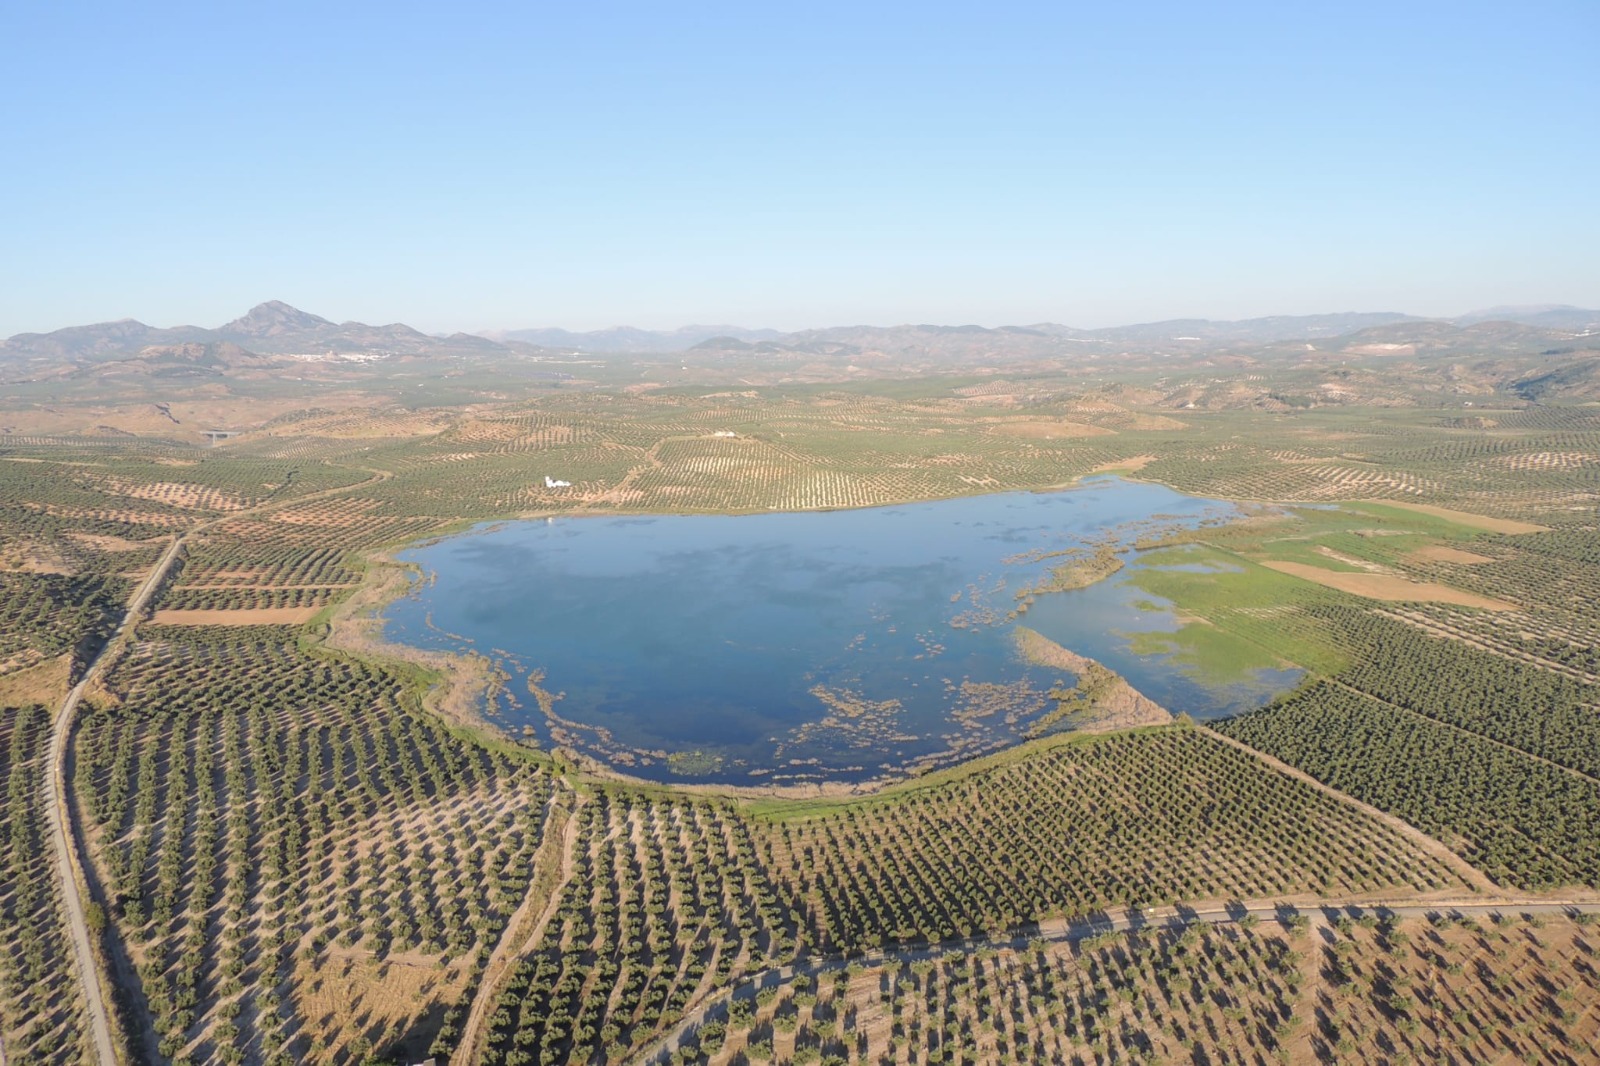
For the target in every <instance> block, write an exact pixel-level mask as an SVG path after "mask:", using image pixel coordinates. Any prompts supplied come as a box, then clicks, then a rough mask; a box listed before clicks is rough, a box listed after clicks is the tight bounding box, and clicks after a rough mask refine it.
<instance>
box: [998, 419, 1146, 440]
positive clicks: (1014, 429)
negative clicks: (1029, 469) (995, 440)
mask: <svg viewBox="0 0 1600 1066" xmlns="http://www.w3.org/2000/svg"><path fill="white" fill-rule="evenodd" d="M989 432H991V433H993V434H995V435H996V436H1000V437H1022V438H1023V439H1025V440H1074V439H1080V438H1083V437H1109V436H1113V435H1115V433H1116V430H1114V429H1106V428H1104V427H1102V426H1091V425H1089V424H1088V423H1087V422H1002V423H1000V424H999V425H997V426H992V427H990V430H989Z"/></svg>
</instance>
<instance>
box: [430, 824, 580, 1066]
mask: <svg viewBox="0 0 1600 1066" xmlns="http://www.w3.org/2000/svg"><path fill="white" fill-rule="evenodd" d="M583 802H584V797H582V796H579V797H578V800H577V802H576V803H575V804H574V805H573V807H572V809H571V810H567V811H565V818H566V824H565V825H564V826H562V830H561V841H560V845H559V846H560V848H561V856H560V860H559V865H558V867H557V870H556V878H555V883H554V885H553V886H552V887H551V889H550V894H549V895H548V896H547V897H546V898H545V899H544V900H543V901H542V902H543V906H542V907H541V908H540V911H539V916H538V918H536V919H535V920H534V923H533V928H532V929H530V930H529V931H528V932H527V933H526V935H524V934H523V932H522V926H523V923H524V922H525V921H526V920H527V918H528V916H529V914H530V913H531V911H532V908H533V904H534V902H535V897H534V894H533V887H534V885H535V884H536V883H537V881H538V879H537V878H534V879H533V880H532V881H530V882H529V885H528V894H527V895H526V896H525V897H523V900H522V905H521V906H520V907H518V908H517V912H516V913H515V914H513V915H512V916H511V920H510V921H508V922H507V923H506V931H505V935H504V936H503V937H501V939H500V943H499V945H497V946H496V947H495V949H494V954H493V955H491V956H490V957H489V961H488V963H487V964H485V966H484V968H483V979H482V980H481V981H480V982H479V983H478V992H477V995H475V996H474V997H473V999H472V1010H471V1011H470V1012H469V1013H468V1014H467V1020H466V1023H465V1024H464V1025H463V1026H462V1027H461V1042H460V1043H459V1044H457V1045H456V1050H455V1053H454V1054H452V1055H451V1056H450V1064H451V1066H466V1064H467V1063H470V1062H473V1061H475V1060H476V1058H477V1051H478V1046H479V1044H480V1042H481V1041H482V1039H483V1028H484V1022H485V1020H486V1019H487V1018H488V1017H489V1007H490V1006H491V1005H492V1004H493V1003H494V1001H495V996H496V995H497V994H498V993H499V990H500V980H501V978H502V977H504V976H505V971H506V969H507V967H509V966H510V965H511V964H512V963H513V962H515V960H516V957H517V955H518V953H519V952H520V951H521V950H522V948H524V947H526V946H527V945H529V944H537V943H538V942H539V939H540V938H541V937H542V936H544V930H545V927H546V926H547V925H549V924H550V919H551V918H552V917H553V916H554V915H555V912H556V908H557V907H558V906H559V905H560V903H561V897H562V894H563V893H564V891H565V890H566V887H567V882H568V881H571V880H572V869H573V866H574V864H575V863H576V861H577V852H578V846H577V845H578V818H577V813H578V808H579V807H581V806H582V805H583ZM559 809H561V808H559V807H558V806H557V804H556V800H555V799H554V798H552V799H551V801H550V812H551V813H550V816H549V817H551V818H553V817H554V815H555V812H556V811H557V810H559ZM547 840H548V838H547ZM549 842H550V843H551V844H554V843H555V842H554V841H549Z"/></svg>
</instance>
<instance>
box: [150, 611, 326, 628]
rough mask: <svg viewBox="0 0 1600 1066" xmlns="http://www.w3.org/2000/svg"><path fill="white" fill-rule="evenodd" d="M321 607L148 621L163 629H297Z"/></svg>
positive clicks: (164, 614) (165, 615) (166, 615)
mask: <svg viewBox="0 0 1600 1066" xmlns="http://www.w3.org/2000/svg"><path fill="white" fill-rule="evenodd" d="M320 610H322V608H321V607H263V608H261V609H259V610H251V609H245V610H238V611H229V610H192V611H176V610H166V611H157V612H156V613H155V614H154V615H152V616H151V618H150V621H152V622H154V623H155V624H156V625H163V626H297V625H302V624H304V623H306V622H309V621H311V619H313V618H315V617H316V615H317V612H318V611H320Z"/></svg>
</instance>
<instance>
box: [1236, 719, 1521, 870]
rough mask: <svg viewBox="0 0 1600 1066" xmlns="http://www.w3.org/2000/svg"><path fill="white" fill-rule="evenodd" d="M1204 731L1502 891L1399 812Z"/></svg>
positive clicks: (1252, 749)
mask: <svg viewBox="0 0 1600 1066" xmlns="http://www.w3.org/2000/svg"><path fill="white" fill-rule="evenodd" d="M1205 734H1206V735H1207V736H1211V737H1215V738H1216V739H1217V740H1220V741H1222V742H1223V743H1224V744H1230V745H1232V746H1233V747H1235V748H1238V749H1239V750H1240V751H1242V752H1244V753H1245V754H1247V755H1250V756H1252V757H1254V758H1256V759H1259V760H1260V761H1261V762H1264V763H1266V764H1267V765H1268V766H1270V767H1272V768H1273V769H1274V770H1277V771H1278V772H1279V773H1284V774H1288V775H1289V776H1290V777H1292V778H1294V779H1295V780H1297V781H1301V782H1304V783H1305V784H1307V785H1309V786H1311V787H1312V788H1314V789H1316V790H1317V791H1318V792H1322V793H1325V794H1326V795H1329V796H1332V797H1333V798H1334V799H1336V800H1338V801H1339V802H1341V803H1345V804H1348V805H1350V806H1352V807H1354V808H1356V809H1357V810H1359V811H1360V812H1361V813H1362V814H1365V815H1367V816H1368V817H1370V818H1374V819H1376V820H1377V821H1379V822H1382V823H1383V824H1384V825H1387V826H1388V827H1389V828H1391V829H1393V830H1394V831H1395V832H1397V833H1399V834H1400V835H1401V836H1403V837H1405V838H1406V839H1407V840H1409V841H1411V842H1412V843H1414V844H1416V845H1417V846H1418V847H1419V848H1421V849H1422V850H1423V851H1425V852H1427V853H1428V854H1429V855H1432V856H1433V857H1434V858H1436V859H1438V860H1439V861H1440V862H1442V863H1444V864H1445V865H1447V866H1449V867H1450V870H1451V871H1452V872H1453V873H1454V874H1455V875H1456V876H1457V877H1459V878H1461V879H1462V880H1463V881H1465V882H1466V883H1467V885H1468V886H1469V887H1470V888H1472V889H1473V890H1474V891H1477V892H1486V893H1495V892H1499V891H1500V886H1498V885H1496V884H1495V883H1494V882H1493V881H1491V880H1490V879H1489V876H1488V875H1487V874H1485V873H1484V872H1483V871H1482V870H1480V869H1478V868H1477V867H1476V866H1473V865H1472V864H1471V863H1469V862H1467V860H1465V859H1463V858H1462V857H1461V856H1460V855H1457V854H1456V853H1455V852H1453V851H1451V850H1450V848H1449V847H1448V846H1446V845H1445V844H1444V843H1443V842H1442V841H1439V840H1435V839H1434V838H1433V837H1431V836H1429V835H1428V834H1426V833H1424V832H1423V831H1422V830H1420V829H1418V828H1417V827H1416V826H1414V825H1412V824H1411V823H1410V822H1408V821H1406V820H1405V819H1404V818H1400V817H1398V816H1396V815H1393V814H1390V813H1388V812H1387V811H1382V810H1379V809H1378V808H1377V807H1374V806H1372V805H1371V804H1368V803H1362V802H1361V801H1360V800H1358V799H1356V798H1355V797H1354V796H1351V795H1347V794H1346V793H1343V792H1340V791H1339V790H1338V789H1336V788H1334V787H1333V786H1331V785H1325V784H1323V783H1322V782H1321V781H1318V780H1317V779H1316V778H1314V777H1312V776H1311V775H1310V774H1308V773H1306V772H1305V771H1304V770H1297V769H1295V768H1294V767H1293V766H1290V765H1289V764H1288V763H1286V762H1283V761H1282V760H1280V759H1277V758H1274V757H1273V756H1271V755H1268V754H1267V753H1266V752H1264V751H1257V750H1256V749H1255V748H1252V747H1251V746H1250V745H1248V744H1246V743H1245V742H1244V741H1242V740H1235V739H1234V738H1232V737H1230V736H1228V735H1226V734H1225V733H1219V732H1217V731H1216V730H1214V729H1207V730H1205Z"/></svg>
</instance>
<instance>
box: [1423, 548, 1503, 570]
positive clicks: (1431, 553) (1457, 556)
mask: <svg viewBox="0 0 1600 1066" xmlns="http://www.w3.org/2000/svg"><path fill="white" fill-rule="evenodd" d="M1406 558H1407V559H1414V560H1416V561H1417V562H1419V563H1456V564H1458V565H1460V566H1477V565H1478V564H1479V563H1492V562H1494V560H1493V559H1491V558H1489V557H1488V556H1487V555H1479V554H1478V553H1477V552H1469V551H1462V550H1461V549H1460V548H1448V547H1446V546H1444V545H1443V544H1435V545H1432V546H1431V547H1427V548H1418V549H1417V550H1416V551H1414V552H1412V553H1411V554H1409V555H1407V556H1406Z"/></svg>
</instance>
